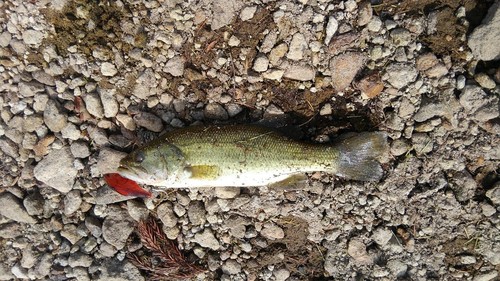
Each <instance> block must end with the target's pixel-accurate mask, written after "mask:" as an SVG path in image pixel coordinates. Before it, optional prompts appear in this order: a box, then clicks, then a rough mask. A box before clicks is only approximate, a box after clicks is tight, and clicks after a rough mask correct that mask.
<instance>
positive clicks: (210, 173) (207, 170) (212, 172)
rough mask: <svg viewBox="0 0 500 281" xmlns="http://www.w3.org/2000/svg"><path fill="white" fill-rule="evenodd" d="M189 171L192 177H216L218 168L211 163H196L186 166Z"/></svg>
mask: <svg viewBox="0 0 500 281" xmlns="http://www.w3.org/2000/svg"><path fill="white" fill-rule="evenodd" d="M186 169H187V170H188V171H189V172H190V173H191V178H192V179H204V180H205V179H216V178H217V177H218V176H219V172H220V169H219V167H217V166H212V165H198V166H190V167H188V168H186Z"/></svg>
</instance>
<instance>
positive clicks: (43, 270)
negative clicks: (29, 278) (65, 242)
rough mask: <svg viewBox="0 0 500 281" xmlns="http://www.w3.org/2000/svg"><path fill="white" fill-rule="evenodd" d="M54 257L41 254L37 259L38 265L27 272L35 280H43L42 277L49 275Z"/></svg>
mask: <svg viewBox="0 0 500 281" xmlns="http://www.w3.org/2000/svg"><path fill="white" fill-rule="evenodd" d="M53 261H54V256H53V255H52V254H51V253H46V254H43V255H42V256H41V257H40V258H39V259H38V264H37V265H36V266H35V267H34V268H32V270H30V271H29V272H30V273H32V274H33V275H34V276H35V279H38V280H41V279H45V278H44V277H45V276H47V275H49V273H50V268H51V267H52V265H53Z"/></svg>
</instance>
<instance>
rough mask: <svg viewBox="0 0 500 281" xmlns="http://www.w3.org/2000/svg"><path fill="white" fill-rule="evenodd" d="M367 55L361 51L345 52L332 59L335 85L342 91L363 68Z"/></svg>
mask: <svg viewBox="0 0 500 281" xmlns="http://www.w3.org/2000/svg"><path fill="white" fill-rule="evenodd" d="M365 60H366V57H365V56H364V55H363V54H361V53H345V54H341V55H338V56H336V57H334V58H332V59H331V60H330V71H331V75H332V83H333V87H334V88H335V89H336V90H337V91H342V90H344V89H345V88H346V87H348V86H349V85H350V84H351V82H352V80H353V79H354V77H355V76H356V74H357V73H358V72H359V71H360V70H361V68H363V65H364V63H365Z"/></svg>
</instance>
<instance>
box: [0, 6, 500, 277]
mask: <svg viewBox="0 0 500 281" xmlns="http://www.w3.org/2000/svg"><path fill="white" fill-rule="evenodd" d="M399 2H402V3H399ZM494 2H495V1H487V0H484V1H479V0H477V1H474V0H439V1H430V0H422V1H416V0H408V1H392V0H383V1H382V0H372V1H371V2H370V1H361V0H358V1H356V0H347V1H325V0H299V1H291V0H281V1H268V0H265V1H259V0H257V1H254V0H252V1H241V0H230V1H212V0H201V1H180V0H168V1H154V0H152V1H134V0H122V1H120V0H118V1H82V0H42V1H19V0H17V1H16V0H7V1H4V0H2V1H0V26H1V30H0V52H1V54H0V73H1V79H2V83H1V84H0V93H1V95H0V107H1V119H0V148H1V151H0V159H1V165H0V167H1V169H0V175H1V178H0V180H1V189H0V192H1V193H0V241H1V244H0V260H1V261H2V262H1V263H0V280H13V279H32V280H34V279H45V280H49V279H50V280H68V279H69V280H149V279H150V278H152V276H153V275H151V272H147V271H145V270H143V269H141V270H140V269H139V268H138V267H137V263H132V262H131V253H135V254H136V255H137V256H139V257H143V258H145V259H148V257H149V256H150V255H151V251H148V249H146V248H145V247H143V243H141V239H140V235H139V234H138V231H137V225H138V222H139V221H142V220H144V219H145V218H146V217H148V216H153V217H157V218H158V219H159V221H160V222H161V225H162V226H161V227H162V228H163V233H164V234H162V235H166V237H168V238H169V239H172V240H173V241H175V243H176V244H178V247H179V248H180V249H181V251H182V253H183V254H184V255H185V256H186V258H187V259H188V261H190V262H193V263H194V264H195V265H197V266H198V267H197V268H201V271H199V272H198V273H197V274H195V275H194V277H193V279H196V280H330V279H332V280H345V279H353V280H364V279H369V280H374V279H383V280H395V279H407V280H454V279H461V280H462V279H463V280H477V281H487V280H498V278H499V274H500V273H499V272H500V228H499V225H500V223H499V222H500V221H499V210H500V181H499V176H498V173H499V171H500V169H499V166H500V165H499V163H500V146H499V145H498V144H499V143H500V141H499V134H500V119H499V92H500V86H499V85H500V68H499V67H498V59H500V35H499V33H498V31H499V30H500V26H499V23H500V9H499V6H500V4H499V2H498V1H496V2H495V3H494ZM488 11H489V12H488ZM254 122H263V123H266V122H267V123H269V124H271V123H272V124H273V125H274V126H284V125H287V126H290V125H295V126H296V127H298V128H300V131H301V133H302V136H301V137H302V139H304V140H308V141H319V142H328V141H329V140H331V139H334V138H335V137H336V136H337V135H339V134H341V133H343V132H356V131H358V132H359V131H374V130H383V131H387V132H388V134H389V136H390V142H391V150H390V152H391V158H390V160H389V161H388V162H387V163H386V164H384V169H385V171H386V175H385V177H384V178H383V179H382V180H381V181H380V182H377V183H361V182H353V181H347V180H342V179H339V178H335V177H334V176H332V175H328V174H322V173H313V174H311V175H309V176H310V177H309V181H308V182H307V184H305V185H302V186H295V187H282V188H268V187H255V188H241V189H238V188H223V189H213V188H208V189H190V190H165V191H160V192H159V191H155V197H154V198H153V199H137V198H135V199H134V198H129V197H124V196H121V195H119V194H116V193H114V192H113V191H112V190H110V188H109V187H107V186H106V184H105V183H104V180H103V174H105V173H109V172H113V171H114V169H115V168H116V165H117V162H118V161H119V159H120V158H121V157H123V156H124V155H125V154H126V153H127V152H129V151H131V150H133V148H134V147H136V146H137V145H140V144H141V143H144V142H145V141H147V140H150V139H152V138H154V137H155V136H157V135H159V134H160V133H161V132H165V131H170V130H173V129H175V128H178V127H184V126H189V125H191V124H195V123H205V124H213V123H216V124H224V123H254ZM143 242H144V240H143ZM171 250H172V249H171ZM148 255H149V256H148ZM153 273H154V272H153ZM148 274H149V275H148ZM148 276H149V277H148ZM172 278H173V277H165V278H164V279H165V280H171V279H172Z"/></svg>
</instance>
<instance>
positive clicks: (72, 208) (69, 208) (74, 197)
mask: <svg viewBox="0 0 500 281" xmlns="http://www.w3.org/2000/svg"><path fill="white" fill-rule="evenodd" d="M81 204H82V197H81V196H80V191H78V190H71V191H70V192H68V193H66V196H64V214H65V215H66V216H71V215H72V214H73V213H74V212H76V211H77V210H78V209H79V208H80V205H81Z"/></svg>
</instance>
